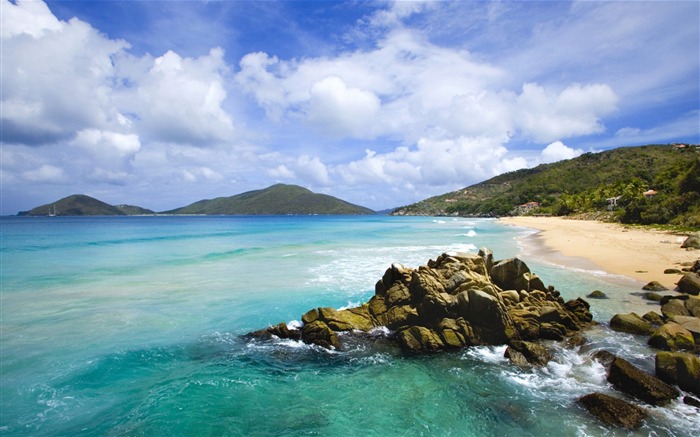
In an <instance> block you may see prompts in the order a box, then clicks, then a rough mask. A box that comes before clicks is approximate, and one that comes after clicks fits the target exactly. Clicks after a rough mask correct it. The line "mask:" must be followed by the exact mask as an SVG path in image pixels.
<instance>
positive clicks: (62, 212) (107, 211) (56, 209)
mask: <svg viewBox="0 0 700 437" xmlns="http://www.w3.org/2000/svg"><path fill="white" fill-rule="evenodd" d="M148 214H155V212H153V211H151V210H150V209H145V208H141V207H139V206H133V205H117V206H114V205H110V204H108V203H105V202H103V201H101V200H97V199H95V198H94V197H90V196H86V195H84V194H73V195H71V196H68V197H64V198H63V199H60V200H57V201H55V202H52V203H48V204H46V205H41V206H37V207H36V208H33V209H32V210H30V211H21V212H20V213H19V214H17V215H20V216H81V215H148Z"/></svg>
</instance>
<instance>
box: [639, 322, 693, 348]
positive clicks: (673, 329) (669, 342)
mask: <svg viewBox="0 0 700 437" xmlns="http://www.w3.org/2000/svg"><path fill="white" fill-rule="evenodd" d="M649 346H651V347H655V348H656V349H661V350H665V351H679V350H687V351H693V350H695V339H694V338H693V334H692V333H691V332H690V331H688V330H687V329H685V328H684V327H683V326H681V325H679V324H678V323H675V322H669V323H665V324H664V325H662V326H661V327H660V328H659V329H657V330H656V331H654V333H653V334H652V336H651V337H650V338H649Z"/></svg>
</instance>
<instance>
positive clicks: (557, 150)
mask: <svg viewBox="0 0 700 437" xmlns="http://www.w3.org/2000/svg"><path fill="white" fill-rule="evenodd" d="M582 154H583V150H581V149H573V148H571V147H569V146H567V145H565V144H564V143H562V142H561V141H555V142H553V143H550V144H548V145H547V147H545V148H544V149H543V150H542V152H541V154H540V155H541V157H542V159H541V163H542V164H547V163H550V162H557V161H562V160H564V159H572V158H576V157H577V156H580V155H582Z"/></svg>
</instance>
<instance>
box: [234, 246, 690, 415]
mask: <svg viewBox="0 0 700 437" xmlns="http://www.w3.org/2000/svg"><path fill="white" fill-rule="evenodd" d="M694 268H695V266H694ZM699 269H700V264H699V265H698V269H695V271H691V272H690V273H693V274H697V271H698V270H699ZM601 294H602V293H601ZM684 296H685V297H684ZM684 296H681V297H674V298H671V297H661V296H660V303H661V304H662V305H663V306H662V308H661V312H662V314H661V315H660V314H656V313H653V312H650V313H648V314H645V315H644V316H643V317H640V316H638V315H637V314H634V313H632V314H619V315H616V316H615V317H613V320H612V321H611V327H612V328H613V329H615V330H620V331H625V332H632V333H635V334H641V335H650V336H651V338H652V340H650V341H649V343H650V345H652V346H654V347H660V348H662V349H666V350H668V352H660V353H659V354H657V356H656V375H657V376H658V377H657V376H654V375H650V374H647V373H646V372H643V371H642V370H640V369H638V368H636V367H635V366H633V365H632V364H631V363H629V362H627V361H626V360H624V359H622V358H620V357H617V356H615V355H613V354H611V353H609V352H606V351H599V352H598V353H596V355H595V357H594V358H595V359H597V360H599V361H600V362H601V363H602V364H603V365H604V366H605V367H606V369H607V372H608V382H610V383H611V384H612V386H613V387H615V388H616V389H617V390H619V391H621V392H622V393H624V394H625V395H627V396H628V397H630V398H632V399H635V400H636V401H637V402H644V403H648V404H651V405H654V406H661V405H665V404H667V403H669V402H670V401H671V400H673V399H675V398H677V397H678V396H680V392H679V391H678V390H677V389H676V388H675V387H674V386H678V387H680V388H681V389H682V390H686V391H689V392H691V393H694V394H696V395H700V360H699V359H698V357H697V355H694V354H693V353H692V352H696V353H697V352H698V350H697V349H696V347H697V345H700V337H698V335H697V334H698V333H700V330H698V329H696V328H697V326H696V325H697V322H700V319H698V318H697V317H698V316H699V315H700V305H698V304H699V303H700V298H695V297H692V298H690V297H689V296H687V295H684ZM590 297H592V298H601V297H602V298H604V297H605V296H601V295H599V294H596V295H594V296H590ZM691 317H692V318H693V319H694V321H692V323H690V321H689V319H690V318H691ZM301 320H302V326H301V327H300V328H290V327H289V326H288V325H287V324H285V323H280V324H278V325H275V326H270V327H268V328H266V329H263V330H260V331H255V332H251V333H250V334H248V336H250V337H253V338H263V339H264V338H285V339H293V340H302V341H304V342H305V343H308V344H315V345H318V346H321V347H324V348H328V349H338V350H342V349H343V343H342V342H341V338H343V336H342V335H339V334H341V333H354V334H362V333H369V332H370V331H372V330H374V329H377V328H381V327H384V328H387V329H388V330H389V332H391V335H390V338H391V339H392V340H394V341H395V342H396V343H397V344H398V346H400V347H401V349H402V350H403V351H405V352H407V353H411V354H423V353H434V352H439V351H443V350H450V349H459V348H464V347H469V346H478V345H504V344H505V345H508V348H507V349H506V352H505V356H506V357H507V358H508V359H509V360H510V361H511V363H513V364H515V365H519V366H544V365H546V364H547V363H548V362H549V361H550V360H551V359H552V356H551V355H550V353H549V351H548V350H547V348H546V347H545V346H544V345H542V344H540V343H538V342H537V340H541V339H545V340H557V341H559V340H564V339H566V338H568V343H569V344H571V345H576V344H581V342H582V341H585V340H583V338H582V337H581V336H580V335H577V333H578V332H579V331H581V330H582V329H584V328H585V327H587V326H589V325H591V324H593V323H595V322H593V318H592V316H591V313H590V311H589V305H588V303H587V302H586V301H584V300H583V299H580V298H578V299H574V300H570V301H568V302H565V301H564V300H563V299H562V298H561V296H560V293H559V292H558V291H557V290H555V289H554V287H551V286H549V287H546V286H545V285H544V283H543V282H542V280H541V279H540V278H539V277H537V275H535V274H534V273H532V272H531V271H530V269H529V268H528V267H527V265H526V264H525V263H524V262H523V261H522V260H520V259H518V258H511V259H506V260H501V261H494V258H493V254H492V253H491V252H490V251H489V250H487V249H481V250H480V251H479V253H478V254H477V255H474V254H468V253H444V254H442V255H440V256H439V257H438V258H437V259H436V260H430V261H429V262H428V264H427V265H425V266H421V267H418V268H409V267H404V266H402V265H400V264H393V265H392V266H391V267H390V268H389V269H387V271H386V272H385V273H384V275H383V276H382V278H381V279H380V280H379V281H378V282H377V284H376V286H375V293H374V296H373V297H372V298H371V299H370V300H369V301H368V302H367V303H365V304H363V305H361V306H358V307H355V308H349V309H343V310H336V309H333V308H315V309H312V310H310V311H308V312H307V313H306V314H304V315H303V316H302V318H301ZM682 329H685V330H686V331H688V332H687V335H685V334H686V332H685V331H683V330H682ZM667 331H668V332H667ZM679 333H680V334H679ZM662 334H664V335H668V336H667V337H664V338H665V340H663V341H661V340H653V339H654V338H655V336H656V337H658V336H660V335H662ZM666 338H667V339H666ZM662 344H663V345H664V346H663V347H661V346H660V345H662ZM689 352H690V353H689ZM664 381H665V382H664ZM671 384H673V386H672V385H671ZM685 401H686V403H689V404H691V405H694V404H693V402H698V401H697V400H696V399H694V398H691V397H686V399H685ZM579 402H580V404H581V405H582V406H583V407H584V408H585V409H586V410H587V411H589V412H590V413H591V414H592V415H594V416H596V417H598V418H599V419H600V420H602V421H603V422H605V423H608V424H610V425H614V426H620V427H624V428H629V429H635V428H638V427H640V426H641V424H642V423H643V421H644V420H645V419H646V418H647V417H648V413H647V410H646V409H644V408H642V407H640V406H639V405H636V404H635V403H631V402H629V401H627V400H625V399H621V398H618V397H614V396H610V395H608V394H604V393H591V394H589V395H586V396H583V397H582V398H580V399H579ZM696 406H699V407H700V403H698V405H696Z"/></svg>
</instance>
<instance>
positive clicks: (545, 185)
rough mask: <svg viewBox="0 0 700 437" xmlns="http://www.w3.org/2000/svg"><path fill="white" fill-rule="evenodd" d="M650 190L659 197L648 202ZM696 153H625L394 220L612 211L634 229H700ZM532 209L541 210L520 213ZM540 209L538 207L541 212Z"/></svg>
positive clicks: (484, 189) (555, 168) (431, 203)
mask: <svg viewBox="0 0 700 437" xmlns="http://www.w3.org/2000/svg"><path fill="white" fill-rule="evenodd" d="M649 189H653V190H656V191H657V194H656V195H655V196H654V197H645V196H643V193H644V192H645V191H647V190H649ZM698 192H700V163H699V162H698V153H697V149H696V148H693V147H688V148H685V149H683V150H677V149H676V148H675V147H674V146H672V145H650V146H639V147H625V148H618V149H613V150H608V151H605V152H600V153H585V154H583V155H581V156H579V157H578V158H574V159H570V160H566V161H560V162H556V163H552V164H543V165H539V166H537V167H535V168H531V169H523V170H518V171H514V172H510V173H505V174H502V175H500V176H496V177H494V178H492V179H489V180H487V181H484V182H481V183H478V184H475V185H471V186H469V187H466V188H463V189H460V190H457V191H454V192H451V193H447V194H443V195H440V196H435V197H431V198H429V199H426V200H423V201H421V202H418V203H414V204H412V205H408V206H404V207H400V208H397V209H396V210H394V211H393V213H392V214H393V215H465V216H503V215H515V214H522V213H538V214H549V215H568V214H573V213H585V212H607V211H608V200H607V199H609V198H613V197H616V198H617V197H619V199H617V202H618V203H617V207H616V208H615V210H614V211H612V212H610V213H609V215H612V218H613V219H617V220H619V221H623V222H627V223H674V224H681V225H689V226H700V194H698ZM530 202H536V203H535V204H532V205H534V206H535V207H534V208H532V209H530V208H526V207H522V208H519V205H524V204H527V203H530ZM537 204H539V205H537Z"/></svg>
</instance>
